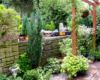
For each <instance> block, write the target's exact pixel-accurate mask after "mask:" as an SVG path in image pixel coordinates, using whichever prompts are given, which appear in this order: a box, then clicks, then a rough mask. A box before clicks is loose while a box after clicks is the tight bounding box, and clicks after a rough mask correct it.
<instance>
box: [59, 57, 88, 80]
mask: <svg viewBox="0 0 100 80" xmlns="http://www.w3.org/2000/svg"><path fill="white" fill-rule="evenodd" d="M88 69H89V63H88V59H86V58H85V57H79V56H74V55H73V56H67V57H65V58H64V59H63V61H62V65H61V72H62V73H65V72H66V71H67V72H68V77H69V78H72V76H77V74H76V73H77V72H79V71H84V72H86V71H87V70H88Z"/></svg>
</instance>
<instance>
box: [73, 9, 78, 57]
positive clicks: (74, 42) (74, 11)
mask: <svg viewBox="0 0 100 80" xmlns="http://www.w3.org/2000/svg"><path fill="white" fill-rule="evenodd" d="M75 15H76V10H75V9H74V8H72V19H73V23H74V24H73V25H72V53H73V54H74V55H76V56H77V36H76V31H75V25H76V22H75Z"/></svg>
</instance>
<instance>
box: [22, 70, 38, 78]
mask: <svg viewBox="0 0 100 80" xmlns="http://www.w3.org/2000/svg"><path fill="white" fill-rule="evenodd" d="M38 77H39V74H38V71H36V70H35V69H33V70H28V71H26V72H25V74H24V76H23V78H24V80H38Z"/></svg>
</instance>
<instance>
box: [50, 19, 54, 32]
mask: <svg viewBox="0 0 100 80" xmlns="http://www.w3.org/2000/svg"><path fill="white" fill-rule="evenodd" d="M50 30H51V31H54V30H55V26H54V23H53V21H51V27H50Z"/></svg>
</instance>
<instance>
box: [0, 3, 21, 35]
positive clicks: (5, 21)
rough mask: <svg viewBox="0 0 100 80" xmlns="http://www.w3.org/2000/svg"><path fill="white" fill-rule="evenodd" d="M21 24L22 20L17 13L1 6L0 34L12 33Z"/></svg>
mask: <svg viewBox="0 0 100 80" xmlns="http://www.w3.org/2000/svg"><path fill="white" fill-rule="evenodd" d="M19 24H20V18H19V16H18V14H17V12H16V11H15V10H14V9H10V8H9V9H6V8H5V7H4V6H3V5H2V4H1V5H0V32H7V33H11V32H13V31H15V30H16V29H15V27H17V26H19ZM7 33H6V34H7ZM11 34H12V33H11ZM7 35H8V34H7Z"/></svg>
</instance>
